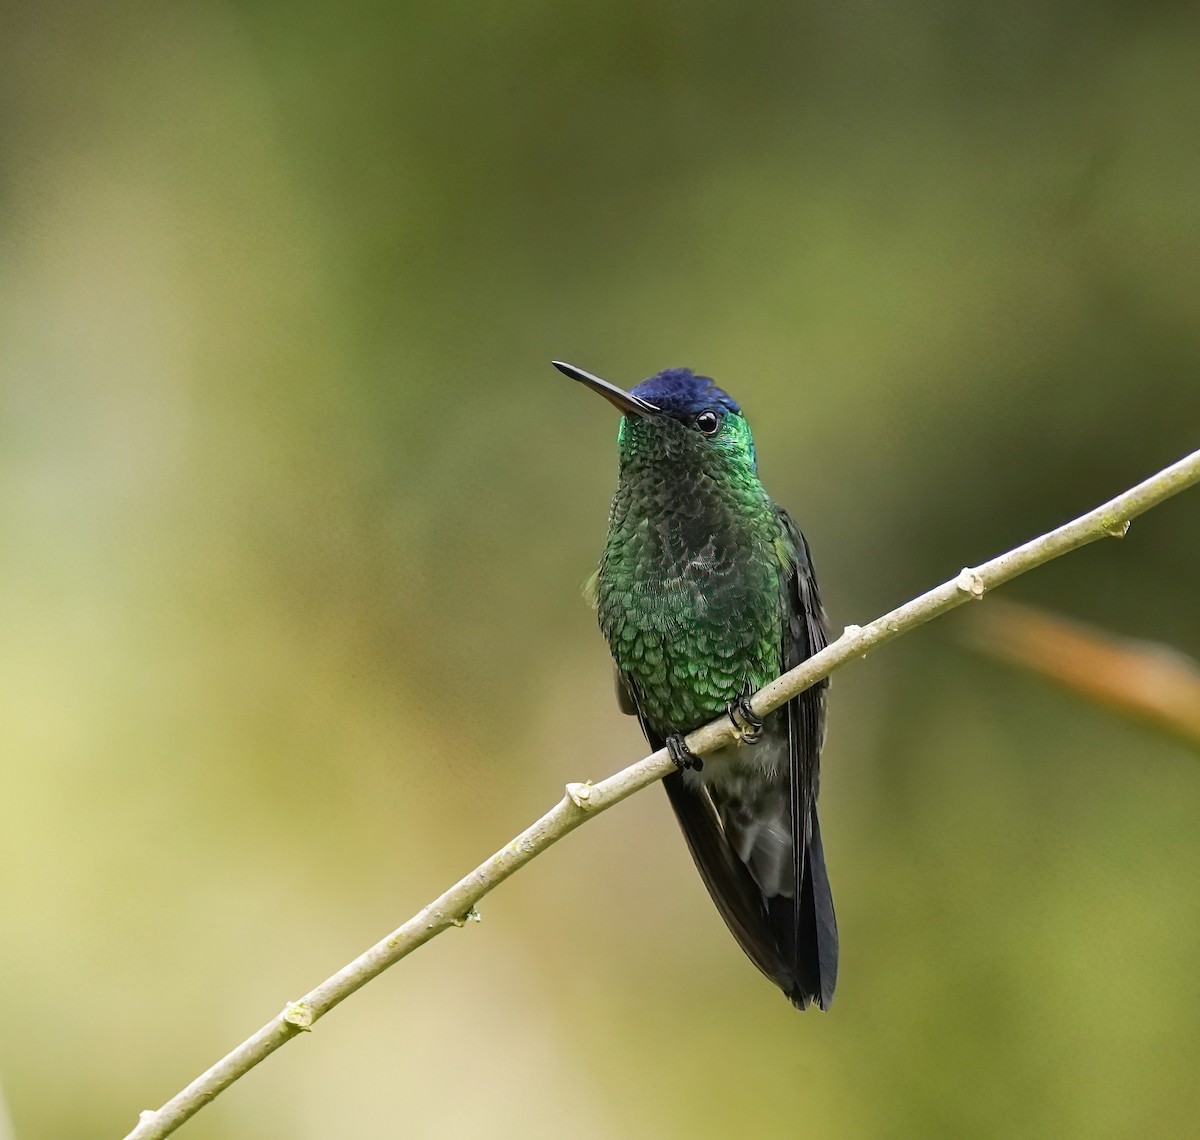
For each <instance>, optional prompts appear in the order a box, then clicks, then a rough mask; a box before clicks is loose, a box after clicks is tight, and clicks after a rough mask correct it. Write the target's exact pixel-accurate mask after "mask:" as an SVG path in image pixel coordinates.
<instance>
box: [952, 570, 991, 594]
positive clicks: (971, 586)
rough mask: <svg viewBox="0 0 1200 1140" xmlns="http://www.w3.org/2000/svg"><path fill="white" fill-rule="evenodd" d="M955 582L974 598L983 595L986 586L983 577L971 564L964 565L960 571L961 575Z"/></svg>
mask: <svg viewBox="0 0 1200 1140" xmlns="http://www.w3.org/2000/svg"><path fill="white" fill-rule="evenodd" d="M954 584H955V585H956V586H957V587H958V588H959V589H960V590H962V592H963V593H964V594H970V595H971V597H972V598H975V599H977V600H978V599H979V598H982V597H983V592H984V590H985V589H986V587H985V586H984V584H983V579H982V578H981V577H980V576H979V573H978V571H976V570H972V569H971V567H970V566H964V567H963V568H962V570H961V571H960V572H959V575H958V577H957V578H955V580H954Z"/></svg>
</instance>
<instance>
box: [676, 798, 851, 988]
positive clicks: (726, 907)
mask: <svg viewBox="0 0 1200 1140" xmlns="http://www.w3.org/2000/svg"><path fill="white" fill-rule="evenodd" d="M663 784H664V786H665V787H666V789H667V795H668V797H669V798H670V801H671V806H672V807H673V808H674V810H675V816H676V818H677V819H678V820H679V824H680V827H681V828H682V830H683V834H684V838H685V839H686V840H687V844H688V849H689V850H690V851H691V854H692V859H693V860H694V861H695V864H696V867H697V869H698V870H699V872H700V876H701V878H702V879H703V880H704V885H705V886H706V887H707V888H708V892H709V894H710V895H711V896H712V899H713V902H714V903H715V904H716V906H717V910H718V911H719V912H720V914H721V917H722V918H723V919H724V920H725V924H726V925H727V926H728V927H729V929H730V931H731V932H732V933H733V936H734V937H735V938H736V939H737V940H738V943H739V945H740V946H741V947H742V949H743V950H744V951H745V952H746V954H747V956H748V957H749V958H750V960H751V961H752V962H753V963H754V964H755V965H756V966H757V967H758V968H759V969H760V970H761V971H762V972H763V973H764V974H765V975H766V976H767V977H768V978H770V979H771V981H773V982H774V983H775V984H776V985H777V986H779V988H780V989H781V990H783V992H784V993H785V994H786V995H787V996H788V998H789V999H790V1000H791V1002H792V1004H793V1005H795V1006H796V1007H797V1008H798V1009H804V1008H806V1007H807V1006H808V1004H809V1003H810V1002H816V1004H817V1005H819V1006H820V1007H821V1008H822V1009H828V1007H829V1003H830V1002H831V1001H832V1000H833V989H834V985H835V984H836V981H837V922H836V920H835V918H834V913H833V895H832V893H831V892H830V889H829V877H828V875H827V874H826V871H825V854H824V851H823V850H822V847H821V832H820V828H819V826H818V824H817V818H816V807H815V805H814V807H813V809H812V826H811V834H810V837H809V841H808V844H807V845H806V848H805V850H806V857H805V860H804V876H803V879H802V880H801V888H800V897H799V899H796V898H794V897H792V896H794V895H795V876H794V872H793V870H792V866H791V864H792V856H791V847H792V844H791V826H790V819H789V818H788V814H787V812H786V810H782V809H785V808H786V796H783V797H780V803H779V808H780V809H781V810H780V811H779V812H778V813H775V812H772V811H769V810H767V811H765V812H764V810H763V809H764V807H765V806H766V805H764V804H763V803H761V802H760V803H758V804H756V805H755V810H754V811H747V810H746V805H742V804H739V803H736V802H727V803H723V804H721V805H720V806H719V807H718V805H717V804H716V803H714V801H713V797H712V796H711V795H710V793H709V792H708V791H706V790H705V789H703V788H700V787H689V786H687V785H686V784H685V783H684V781H683V779H682V777H681V776H680V775H678V774H676V775H672V776H668V777H667V778H666V779H665V780H664V781H663ZM783 862H786V870H785V868H784V867H783V866H782V865H781V864H782V863H783ZM797 908H798V909H799V914H798V915H797Z"/></svg>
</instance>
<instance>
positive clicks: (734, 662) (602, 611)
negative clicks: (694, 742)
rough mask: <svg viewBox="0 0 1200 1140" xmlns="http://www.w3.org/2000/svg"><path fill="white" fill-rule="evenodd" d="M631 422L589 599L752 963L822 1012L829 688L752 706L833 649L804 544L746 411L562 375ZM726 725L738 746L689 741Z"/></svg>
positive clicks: (653, 385)
mask: <svg viewBox="0 0 1200 1140" xmlns="http://www.w3.org/2000/svg"><path fill="white" fill-rule="evenodd" d="M552 363H553V364H554V367H555V368H557V369H558V370H559V371H560V372H563V373H564V374H565V375H567V376H569V377H570V378H571V379H572V380H578V381H579V382H580V383H581V384H583V385H585V386H586V387H588V388H590V389H591V390H592V391H593V392H596V393H597V394H598V395H600V396H603V397H604V398H605V399H606V400H607V401H608V402H609V403H610V404H613V405H614V406H615V407H616V408H617V410H618V411H620V412H621V413H622V417H621V422H620V427H619V429H618V431H617V452H618V458H619V476H618V481H617V490H616V494H615V495H614V497H613V501H612V507H611V510H610V512H609V519H608V538H607V541H606V542H605V545H604V553H603V555H602V557H601V559H600V566H599V569H598V570H597V571H596V572H595V573H594V574H593V575H592V577H591V578H590V579H589V580H588V583H587V585H586V586H585V595H586V596H587V597H588V598H589V600H590V601H591V602H592V604H593V605H594V606H595V608H596V611H597V615H598V617H599V622H600V629H601V631H602V632H603V634H604V637H605V639H606V640H607V642H608V646H609V650H610V651H611V653H612V657H613V662H614V664H615V667H616V688H617V701H618V704H619V706H620V709H621V711H622V712H625V713H628V714H629V715H631V716H636V717H637V719H638V722H639V723H640V725H641V728H642V732H643V733H644V734H645V736H646V739H647V741H648V742H649V743H650V745H651V747H653V748H654V749H659V748H664V747H665V748H666V749H667V751H668V754H669V755H670V757H671V759H672V760H673V761H674V763H675V767H676V771H674V772H673V773H671V774H670V775H668V776H667V777H666V778H665V779H664V780H663V785H664V787H665V788H666V790H667V796H668V798H669V800H670V803H671V807H672V808H673V809H674V812H675V816H676V819H677V820H678V821H679V826H680V827H681V828H682V830H683V835H684V839H685V840H686V841H687V846H688V849H689V851H690V852H691V856H692V859H693V860H694V862H695V864H696V868H697V869H698V870H699V872H700V877H701V878H702V879H703V880H704V885H705V886H706V887H707V888H708V892H709V894H710V895H711V896H712V900H713V902H714V903H715V904H716V907H717V910H718V911H719V912H720V914H721V917H722V918H723V919H724V920H725V923H726V925H727V926H728V927H729V929H730V931H731V932H732V934H733V936H734V937H735V938H736V939H737V941H738V943H739V944H740V946H741V947H742V949H743V950H744V951H745V952H746V954H747V955H748V956H749V958H750V960H751V961H752V962H753V963H754V964H755V965H756V966H757V967H758V968H759V969H760V970H761V971H762V972H763V974H765V975H766V976H767V977H768V978H769V979H770V980H771V981H773V982H774V983H775V984H776V985H777V986H778V987H779V988H780V989H781V990H782V991H783V992H784V994H785V995H786V996H787V997H788V999H789V1000H790V1001H791V1002H792V1004H793V1005H795V1006H796V1007H797V1008H798V1009H804V1008H806V1007H807V1006H808V1005H809V1003H810V1002H815V1003H816V1004H817V1005H818V1006H819V1007H820V1008H821V1009H828V1008H829V1003H830V1001H831V1000H832V998H833V990H834V986H835V984H836V982H837V954H838V938H837V922H836V919H835V918H834V913H833V895H832V893H831V892H830V888H829V876H828V874H827V873H826V870H825V855H824V851H823V849H822V847H821V829H820V827H819V825H818V823H817V791H818V762H819V759H820V753H821V745H822V743H823V738H824V732H825V692H826V688H827V682H826V681H822V682H820V684H818V685H814V686H813V687H812V688H810V689H808V690H806V691H805V692H803V693H801V694H800V695H799V696H797V697H793V698H792V699H791V700H790V701H788V702H787V704H786V705H785V706H783V707H782V708H780V709H777V710H776V711H775V712H773V713H770V714H769V715H768V716H767V717H765V718H763V719H760V718H759V717H757V716H755V715H754V712H753V710H752V708H751V706H750V703H749V697H750V695H751V694H753V693H754V692H755V691H757V690H758V689H760V688H762V687H763V686H764V685H765V684H767V683H768V682H769V681H772V680H774V678H775V677H777V676H778V675H779V674H780V673H782V672H784V671H785V670H787V669H791V668H793V667H794V666H796V665H798V664H799V663H800V662H801V661H803V660H804V659H805V658H807V657H810V656H812V654H814V653H816V652H817V651H818V650H820V649H822V648H824V646H825V645H826V644H827V643H828V633H827V628H826V621H825V614H824V610H823V609H822V607H821V600H820V596H819V594H818V592H817V579H816V576H815V574H814V572H813V565H812V557H811V555H810V554H809V549H808V543H807V542H806V541H805V539H804V535H803V534H801V532H800V530H799V528H798V527H797V526H796V524H795V523H794V522H793V521H792V518H791V516H790V515H789V514H788V513H787V511H785V510H784V509H783V508H782V507H780V506H779V505H778V504H777V503H775V502H774V501H773V500H772V499H771V498H770V497H769V496H768V495H767V493H766V491H765V490H764V489H763V485H762V483H761V482H760V481H759V477H758V463H757V459H756V456H755V450H754V437H753V436H752V435H751V432H750V426H749V424H748V423H747V422H746V417H745V415H744V414H743V412H742V409H741V407H740V405H739V404H738V403H737V402H736V401H735V400H734V399H733V397H732V396H730V395H729V394H728V393H726V392H724V391H723V390H722V389H721V388H719V387H717V385H716V384H715V383H714V381H713V380H712V379H711V378H709V377H707V376H698V375H696V374H695V373H694V372H692V371H691V370H690V369H687V368H669V369H666V370H665V371H663V372H658V373H656V374H655V375H653V376H651V377H650V378H649V379H648V380H644V381H642V383H640V384H638V385H637V386H636V387H634V388H632V389H631V390H629V391H625V390H624V389H622V388H619V387H617V386H616V385H615V384H611V383H609V382H608V381H607V380H602V379H600V377H598V376H593V375H592V374H591V373H589V372H585V371H584V370H583V369H582V368H577V367H575V366H574V365H573V364H566V363H563V362H562V361H557V360H556V361H553V362H552ZM722 714H725V715H727V716H728V717H729V719H730V721H731V722H732V723H733V727H734V731H735V733H736V734H737V740H736V742H735V743H733V744H730V745H727V746H725V747H723V748H721V749H720V750H718V751H716V752H714V753H712V754H711V755H708V756H706V757H704V758H703V760H702V759H701V758H700V757H698V756H696V755H695V754H693V753H692V752H691V751H690V750H689V749H688V748H687V746H686V744H685V743H684V737H685V736H686V735H687V733H689V732H691V731H693V730H694V729H696V728H699V727H700V726H701V725H702V724H706V723H708V722H709V721H711V720H714V719H716V718H717V717H719V716H721V715H722Z"/></svg>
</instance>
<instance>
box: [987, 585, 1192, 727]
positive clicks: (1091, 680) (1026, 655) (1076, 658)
mask: <svg viewBox="0 0 1200 1140" xmlns="http://www.w3.org/2000/svg"><path fill="white" fill-rule="evenodd" d="M963 629H964V633H963V638H964V640H965V641H966V642H967V644H968V645H970V646H971V648H972V649H974V650H975V651H976V652H978V653H982V654H983V655H984V656H986V657H993V658H995V659H996V660H998V661H1003V662H1004V663H1005V664H1008V665H1015V666H1017V667H1019V668H1021V669H1027V670H1029V671H1030V672H1031V673H1037V674H1038V675H1039V676H1042V677H1047V678H1049V679H1050V680H1051V681H1054V682H1056V683H1057V684H1059V685H1061V686H1063V687H1064V688H1067V689H1070V690H1071V691H1072V692H1074V693H1077V694H1079V695H1080V696H1082V697H1084V698H1086V699H1087V700H1090V701H1092V702H1094V703H1095V704H1098V705H1103V706H1104V707H1106V708H1110V709H1112V710H1113V711H1115V712H1118V713H1121V714H1122V715H1124V716H1128V717H1132V718H1133V719H1136V720H1140V721H1144V722H1146V723H1149V724H1152V725H1154V726H1155V727H1156V728H1160V729H1162V730H1164V731H1166V732H1169V733H1170V734H1171V735H1173V736H1177V737H1181V738H1182V739H1184V740H1185V741H1187V742H1188V743H1189V744H1192V745H1194V746H1200V663H1197V662H1196V661H1194V660H1192V659H1191V658H1190V657H1187V656H1185V655H1184V654H1182V653H1180V652H1178V651H1177V650H1175V649H1172V648H1171V647H1170V646H1167V645H1163V644H1161V643H1159V642H1153V641H1137V640H1133V639H1131V638H1124V637H1118V636H1117V635H1116V634H1113V633H1109V632H1108V631H1107V630H1103V629H1099V628H1097V627H1095V626H1090V625H1085V624H1084V623H1082V622H1077V621H1072V620H1068V619H1067V618H1063V617H1059V616H1057V615H1055V614H1052V613H1049V612H1048V611H1046V610H1042V609H1038V608H1036V607H1034V606H1028V605H1024V604H1023V603H1020V602H1010V601H1004V600H1001V599H996V600H993V602H992V604H991V605H990V606H988V607H986V608H985V609H981V610H980V611H979V612H978V613H977V614H975V616H974V620H972V621H970V622H966V623H964V626H963Z"/></svg>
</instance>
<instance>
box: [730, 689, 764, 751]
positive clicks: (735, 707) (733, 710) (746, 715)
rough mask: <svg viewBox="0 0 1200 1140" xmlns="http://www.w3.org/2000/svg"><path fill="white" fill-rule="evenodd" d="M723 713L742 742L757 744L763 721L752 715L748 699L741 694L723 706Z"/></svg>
mask: <svg viewBox="0 0 1200 1140" xmlns="http://www.w3.org/2000/svg"><path fill="white" fill-rule="evenodd" d="M725 714H726V716H728V717H729V720H730V722H731V723H732V724H733V731H734V732H736V733H737V735H738V739H739V740H740V741H741V742H742V743H743V744H757V743H758V742H759V741H760V740H761V739H762V732H763V722H762V718H761V717H757V716H755V715H754V710H753V709H752V708H751V707H750V701H749V699H748V698H747V697H746V696H745V694H743V695H742V696H740V697H737V698H735V699H734V700H732V701H730V702H729V704H727V705H726V706H725Z"/></svg>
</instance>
